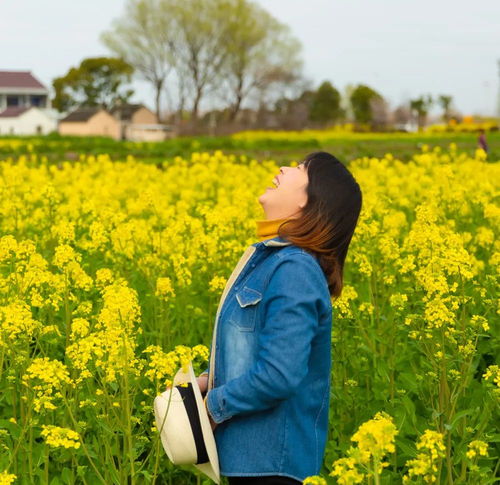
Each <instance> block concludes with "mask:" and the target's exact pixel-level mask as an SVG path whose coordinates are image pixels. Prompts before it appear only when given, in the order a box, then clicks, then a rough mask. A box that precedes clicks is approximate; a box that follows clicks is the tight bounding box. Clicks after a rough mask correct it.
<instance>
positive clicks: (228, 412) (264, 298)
mask: <svg viewBox="0 0 500 485" xmlns="http://www.w3.org/2000/svg"><path fill="white" fill-rule="evenodd" d="M271 240H275V241H280V242H283V241H284V240H283V239H281V238H279V237H275V238H272V239H267V240H264V241H261V242H258V243H255V244H253V245H252V246H255V248H256V250H255V252H254V253H253V254H252V255H251V257H250V259H249V260H248V261H247V263H246V264H245V266H244V267H243V269H242V270H241V272H240V274H239V275H238V277H237V278H236V280H235V281H234V283H233V285H232V288H231V290H230V291H229V292H228V293H227V296H226V298H225V300H224V303H223V306H222V308H221V310H220V314H219V322H218V324H217V325H216V332H217V335H216V352H215V362H214V379H213V382H214V384H213V388H212V389H210V390H209V391H208V397H207V408H208V412H209V413H210V415H211V416H212V418H213V420H214V421H215V422H216V423H218V426H217V427H216V428H215V430H214V436H215V440H216V444H217V452H218V456H219V466H220V473H221V475H225V476H265V475H283V476H288V477H291V478H294V479H296V480H300V481H302V480H303V479H304V478H305V477H307V476H310V475H316V474H318V473H319V472H320V469H321V465H322V462H323V458H324V451H325V446H326V440H327V430H328V417H329V397H330V372H331V327H332V304H331V299H330V294H329V292H328V284H327V280H326V277H325V275H324V274H323V271H322V270H321V267H320V265H319V263H318V261H317V259H316V258H315V256H313V255H312V254H310V253H308V252H307V251H305V250H304V249H302V248H299V247H297V246H294V245H292V244H289V245H287V246H280V247H277V246H267V245H266V243H268V242H269V241H271ZM210 352H212V348H211V349H210ZM206 372H210V369H209V368H208V369H207V370H206Z"/></svg>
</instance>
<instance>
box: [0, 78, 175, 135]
mask: <svg viewBox="0 0 500 485" xmlns="http://www.w3.org/2000/svg"><path fill="white" fill-rule="evenodd" d="M51 131H59V133H60V134H61V135H79V136H109V137H111V138H114V139H115V140H132V141H161V140H164V139H165V138H167V137H170V136H172V135H173V131H172V128H171V127H170V126H167V125H163V124H161V123H158V118H157V116H156V114H155V113H153V112H152V111H151V110H150V109H148V108H147V107H146V106H144V105H143V104H128V103H127V104H122V105H118V106H116V107H114V108H113V109H112V110H110V111H107V110H105V109H104V108H101V107H93V108H84V107H81V108H77V109H75V110H73V111H72V112H70V113H59V112H58V111H56V110H54V109H52V107H51V103H50V98H49V91H48V89H47V88H46V87H45V86H44V85H43V84H42V83H41V82H40V81H38V80H37V79H36V78H35V77H34V76H33V75H32V74H31V72H30V71H0V135H5V134H10V135H45V134H47V133H50V132H51Z"/></svg>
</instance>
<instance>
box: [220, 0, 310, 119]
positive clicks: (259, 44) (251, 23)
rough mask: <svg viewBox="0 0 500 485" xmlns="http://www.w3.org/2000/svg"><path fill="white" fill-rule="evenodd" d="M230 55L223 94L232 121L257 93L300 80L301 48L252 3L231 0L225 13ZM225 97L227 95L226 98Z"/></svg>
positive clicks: (225, 69) (222, 77)
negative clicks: (253, 94) (228, 105)
mask: <svg viewBox="0 0 500 485" xmlns="http://www.w3.org/2000/svg"><path fill="white" fill-rule="evenodd" d="M225 15H226V20H227V22H228V38H227V49H228V55H227V58H226V62H225V63H224V68H223V70H222V72H221V91H220V92H222V93H227V94H226V95H225V100H226V101H227V102H229V103H230V105H231V110H230V119H231V120H234V119H235V118H236V115H237V113H238V111H239V110H240V108H241V104H242V102H243V101H244V100H245V99H246V98H247V97H249V95H251V94H252V93H253V92H254V91H260V96H261V98H262V97H263V94H264V92H266V91H270V90H271V89H272V88H277V89H278V90H282V89H283V87H284V86H287V85H290V84H292V83H295V82H297V80H300V70H301V69H302V60H301V59H300V57H299V54H300V51H301V49H302V46H301V44H300V42H299V41H298V40H297V39H295V38H294V37H292V35H291V33H290V29H289V27H288V26H287V25H284V24H281V23H280V22H278V21H277V20H276V19H275V18H274V17H272V16H271V15H270V14H269V13H268V12H267V11H266V10H264V9H263V8H261V7H260V6H259V5H257V4H255V3H252V2H250V1H249V0H231V8H229V9H228V10H227V11H226V12H225ZM223 96H224V95H223Z"/></svg>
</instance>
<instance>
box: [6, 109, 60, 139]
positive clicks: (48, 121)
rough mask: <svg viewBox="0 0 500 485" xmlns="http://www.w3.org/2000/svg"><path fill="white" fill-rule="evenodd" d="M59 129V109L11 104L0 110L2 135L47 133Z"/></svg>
mask: <svg viewBox="0 0 500 485" xmlns="http://www.w3.org/2000/svg"><path fill="white" fill-rule="evenodd" d="M52 131H57V111H56V110H53V109H48V108H45V109H43V108H37V107H36V106H9V107H8V108H6V109H4V110H3V111H2V112H0V135H47V134H48V133H50V132H52Z"/></svg>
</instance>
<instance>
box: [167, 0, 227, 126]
mask: <svg viewBox="0 0 500 485" xmlns="http://www.w3.org/2000/svg"><path fill="white" fill-rule="evenodd" d="M230 8H231V0H210V1H204V2H200V1H198V0H183V1H182V2H178V3H177V4H176V5H175V6H174V7H173V9H172V10H171V12H170V13H171V15H172V17H173V20H174V22H175V23H176V25H177V27H176V31H177V33H178V38H177V39H176V45H175V69H176V74H177V77H178V80H179V84H182V85H184V86H185V85H186V84H189V85H190V88H191V90H192V94H193V102H192V109H191V114H192V119H193V120H194V121H196V120H197V119H198V111H199V106H200V101H201V100H202V97H203V95H204V94H206V93H207V92H208V90H213V89H214V88H216V87H217V84H218V83H217V79H218V78H219V77H220V71H221V68H222V66H223V64H224V62H225V60H226V58H227V56H228V48H227V44H228V41H229V37H230V32H229V25H228V23H227V21H226V12H227V11H228V9H230Z"/></svg>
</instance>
